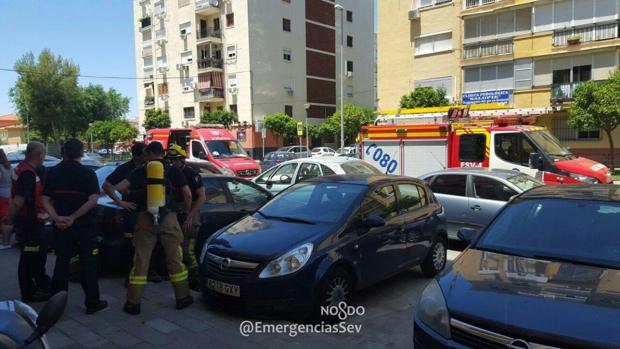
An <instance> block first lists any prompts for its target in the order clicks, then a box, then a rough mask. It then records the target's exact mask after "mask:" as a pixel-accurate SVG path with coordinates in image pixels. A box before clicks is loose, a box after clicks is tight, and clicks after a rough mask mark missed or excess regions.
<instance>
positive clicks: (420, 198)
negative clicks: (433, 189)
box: [398, 184, 426, 211]
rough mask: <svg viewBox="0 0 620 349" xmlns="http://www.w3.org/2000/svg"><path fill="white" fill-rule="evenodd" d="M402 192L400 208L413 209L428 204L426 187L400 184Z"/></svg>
mask: <svg viewBox="0 0 620 349" xmlns="http://www.w3.org/2000/svg"><path fill="white" fill-rule="evenodd" d="M398 191H399V192H400V203H399V205H400V209H401V210H404V211H413V210H416V209H418V208H422V206H425V205H426V195H425V194H424V189H422V188H420V187H418V186H417V185H415V184H399V185H398Z"/></svg>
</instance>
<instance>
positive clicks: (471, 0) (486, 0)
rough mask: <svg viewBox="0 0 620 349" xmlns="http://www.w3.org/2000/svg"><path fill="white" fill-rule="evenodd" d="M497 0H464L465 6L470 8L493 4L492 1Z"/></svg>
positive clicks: (495, 0)
mask: <svg viewBox="0 0 620 349" xmlns="http://www.w3.org/2000/svg"><path fill="white" fill-rule="evenodd" d="M497 1H498V0H466V1H465V8H472V7H478V6H483V5H488V4H493V3H495V2H497Z"/></svg>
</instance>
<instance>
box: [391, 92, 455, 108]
mask: <svg viewBox="0 0 620 349" xmlns="http://www.w3.org/2000/svg"><path fill="white" fill-rule="evenodd" d="M445 105H450V102H449V101H448V100H447V99H446V90H445V89H444V88H443V87H439V88H437V89H433V88H432V87H418V88H416V89H415V90H413V91H412V92H411V93H410V94H408V95H404V96H402V97H401V98H400V107H401V108H428V107H442V106H445Z"/></svg>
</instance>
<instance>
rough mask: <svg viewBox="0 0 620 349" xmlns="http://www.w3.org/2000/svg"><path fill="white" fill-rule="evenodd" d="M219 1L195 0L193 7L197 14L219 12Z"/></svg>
mask: <svg viewBox="0 0 620 349" xmlns="http://www.w3.org/2000/svg"><path fill="white" fill-rule="evenodd" d="M219 3H220V2H219V1H217V0H196V1H195V2H194V7H195V8H196V13H197V14H200V15H205V16H209V15H214V14H217V13H219V12H220V6H219Z"/></svg>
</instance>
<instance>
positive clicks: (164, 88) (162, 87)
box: [157, 82, 168, 95]
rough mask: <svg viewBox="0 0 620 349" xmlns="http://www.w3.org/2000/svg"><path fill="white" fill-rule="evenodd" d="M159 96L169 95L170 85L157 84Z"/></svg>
mask: <svg viewBox="0 0 620 349" xmlns="http://www.w3.org/2000/svg"><path fill="white" fill-rule="evenodd" d="M157 94H158V95H167V94H168V83H166V82H164V83H163V84H157Z"/></svg>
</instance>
